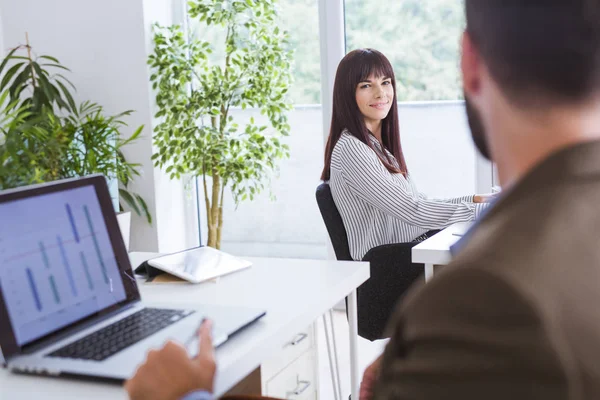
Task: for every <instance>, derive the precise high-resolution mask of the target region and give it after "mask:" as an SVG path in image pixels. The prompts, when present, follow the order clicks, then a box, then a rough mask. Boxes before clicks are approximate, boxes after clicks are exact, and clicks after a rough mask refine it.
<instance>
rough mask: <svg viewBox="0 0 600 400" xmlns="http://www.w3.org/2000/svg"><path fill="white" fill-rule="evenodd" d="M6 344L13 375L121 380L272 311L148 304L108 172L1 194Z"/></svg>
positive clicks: (0, 327) (0, 332) (1, 312)
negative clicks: (165, 353)
mask: <svg viewBox="0 0 600 400" xmlns="http://www.w3.org/2000/svg"><path fill="white" fill-rule="evenodd" d="M0 221H1V223H0V349H1V350H2V354H3V355H4V359H5V363H6V365H7V367H8V368H9V369H10V370H11V371H14V372H20V373H30V374H43V375H51V376H58V375H62V376H77V377H85V378H97V379H108V380H115V381H123V380H125V379H128V378H130V377H131V376H133V374H134V372H135V370H136V368H137V366H138V365H139V364H140V363H141V362H143V361H144V359H145V357H146V353H147V351H148V350H149V349H151V348H157V347H160V346H162V345H163V344H164V343H165V342H166V341H168V340H175V341H178V342H180V343H182V344H187V345H188V351H189V352H190V357H193V356H195V355H196V353H197V348H198V345H197V340H194V339H195V332H196V330H197V328H198V326H199V324H200V323H201V321H202V320H203V319H204V318H210V319H211V320H213V321H214V328H213V340H214V344H215V345H216V346H219V345H221V344H222V343H224V342H225V341H226V340H227V339H228V338H229V337H231V335H233V334H234V333H236V332H238V331H240V330H241V329H243V328H244V327H246V326H248V325H250V324H251V323H253V322H254V321H257V320H258V319H260V318H261V317H262V316H264V315H265V312H264V311H262V310H255V309H245V308H242V307H240V308H238V307H218V306H208V305H207V306H203V305H198V306H197V307H196V306H194V307H190V308H189V309H175V308H170V307H165V308H156V307H146V306H144V304H143V302H142V301H141V297H140V293H139V290H138V286H137V282H136V280H135V279H134V275H133V272H132V269H131V265H130V262H129V258H128V255H127V251H126V250H125V244H124V242H123V238H122V237H121V233H120V230H119V226H118V223H117V219H116V216H115V212H114V209H113V206H112V202H111V199H110V195H109V191H108V186H107V183H106V179H105V178H104V176H102V175H92V176H88V177H84V178H76V179H68V180H62V181H57V182H51V183H46V184H41V185H34V186H28V187H23V188H18V189H13V190H7V191H3V192H0Z"/></svg>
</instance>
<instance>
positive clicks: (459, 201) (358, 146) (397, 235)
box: [329, 131, 487, 260]
mask: <svg viewBox="0 0 600 400" xmlns="http://www.w3.org/2000/svg"><path fill="white" fill-rule="evenodd" d="M370 139H371V142H372V144H373V147H374V148H375V149H376V151H378V152H379V154H380V155H383V154H384V153H383V151H385V153H386V154H387V156H389V159H390V160H392V162H394V163H395V165H396V166H398V164H397V162H395V161H396V160H395V159H394V157H393V156H392V155H391V153H390V152H389V151H387V149H383V148H382V146H381V145H380V143H379V141H378V140H377V139H376V138H375V137H374V136H372V135H371V136H370ZM384 158H385V156H384ZM329 185H330V186H331V192H332V195H333V200H334V202H335V205H336V207H337V209H338V210H339V212H340V214H341V216H342V220H343V222H344V227H345V228H346V232H347V233H348V241H349V243H348V244H349V246H350V254H351V255H352V258H354V259H355V260H361V259H362V258H363V256H364V255H365V254H366V253H367V252H368V251H369V250H370V249H372V248H373V247H376V246H380V245H384V244H391V243H401V242H410V241H412V240H415V239H416V238H418V237H419V236H421V235H423V234H424V233H426V232H427V231H430V230H432V229H442V228H445V227H447V226H449V225H451V224H453V223H455V222H464V221H471V220H473V219H475V218H476V217H478V216H479V214H480V213H481V211H483V210H484V209H485V207H486V206H487V205H486V204H474V203H473V196H464V197H459V198H455V199H430V198H427V196H425V195H424V194H422V193H419V191H418V190H417V187H416V185H415V183H414V182H413V180H412V179H411V178H410V175H409V176H408V177H407V178H405V177H404V176H403V175H402V174H395V173H390V172H389V171H388V170H387V169H386V168H385V167H384V165H383V163H382V162H381V161H380V160H379V158H378V157H377V155H376V154H375V152H374V151H373V150H372V149H371V148H370V147H369V146H367V145H366V144H364V143H362V142H361V141H360V140H358V139H357V138H355V137H354V136H352V135H351V134H350V133H349V132H348V131H345V132H344V133H342V136H341V137H340V139H339V141H338V142H337V144H336V145H335V147H334V149H333V154H332V156H331V176H330V181H329Z"/></svg>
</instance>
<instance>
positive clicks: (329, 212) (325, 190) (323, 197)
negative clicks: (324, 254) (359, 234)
mask: <svg viewBox="0 0 600 400" xmlns="http://www.w3.org/2000/svg"><path fill="white" fill-rule="evenodd" d="M317 204H318V205H319V210H320V211H321V217H323V221H324V222H325V227H326V228H327V232H328V233H329V238H330V239H331V244H332V245H333V250H334V251H335V257H336V258H337V259H338V260H340V261H353V260H352V256H351V255H350V247H348V235H347V234H346V229H345V228H344V222H343V221H342V216H341V215H340V213H339V211H338V209H337V207H336V206H335V203H334V202H333V196H332V195H331V188H330V187H329V185H328V184H327V183H321V184H320V185H319V186H318V187H317Z"/></svg>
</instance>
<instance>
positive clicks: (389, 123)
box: [321, 49, 408, 181]
mask: <svg viewBox="0 0 600 400" xmlns="http://www.w3.org/2000/svg"><path fill="white" fill-rule="evenodd" d="M371 74H373V75H374V76H375V77H376V78H380V77H387V78H390V79H391V80H392V86H393V88H394V99H393V101H392V107H391V108H390V112H389V113H388V115H387V116H386V117H385V119H383V121H381V140H382V141H383V143H382V144H383V146H384V147H385V148H387V149H388V151H389V152H390V153H392V155H393V156H394V158H395V159H396V161H398V165H399V166H400V168H396V167H395V166H394V164H393V163H392V162H391V160H389V159H385V158H382V157H381V156H379V154H378V153H377V152H375V153H376V154H378V157H379V159H380V160H381V162H382V163H383V165H384V166H385V167H386V168H387V170H388V171H390V172H393V173H400V174H403V175H404V176H406V175H407V174H408V169H407V167H406V161H405V160H404V154H402V146H401V145H400V126H399V123H398V107H397V100H396V78H395V76H394V70H393V68H392V65H391V64H390V62H389V60H388V59H387V58H386V57H385V56H384V55H383V54H381V53H380V52H379V51H377V50H374V49H358V50H354V51H351V52H350V53H348V54H346V56H345V57H344V58H343V59H342V61H340V65H338V68H337V72H336V74H335V83H334V86H333V112H332V116H331V129H330V130H329V139H328V140H327V146H326V147H325V167H324V168H323V172H322V174H321V180H324V181H328V180H329V177H330V169H331V153H332V152H333V148H334V147H335V145H336V143H337V141H338V140H339V139H340V136H341V135H342V132H343V131H344V129H347V130H348V131H349V132H350V134H351V135H353V136H354V137H356V138H357V139H358V140H360V141H361V142H363V143H364V144H366V145H367V146H369V147H370V148H372V149H373V150H375V149H374V148H373V145H372V144H371V140H370V139H369V135H370V133H369V130H368V129H367V126H366V124H365V120H364V117H363V115H362V114H361V112H360V110H359V108H358V104H356V87H357V86H358V84H359V83H360V82H364V81H365V80H367V79H368V78H369V76H371Z"/></svg>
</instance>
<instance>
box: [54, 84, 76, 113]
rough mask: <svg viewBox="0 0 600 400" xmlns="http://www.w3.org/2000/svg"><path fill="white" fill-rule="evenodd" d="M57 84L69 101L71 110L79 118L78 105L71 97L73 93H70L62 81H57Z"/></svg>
mask: <svg viewBox="0 0 600 400" xmlns="http://www.w3.org/2000/svg"><path fill="white" fill-rule="evenodd" d="M56 84H57V85H58V86H59V87H60V90H61V91H62V93H63V95H64V96H65V99H67V103H69V108H70V110H71V112H73V113H74V114H75V116H77V115H78V113H77V105H76V104H75V100H73V96H71V92H69V89H67V87H66V86H65V85H64V84H63V83H62V82H61V81H59V80H57V81H56Z"/></svg>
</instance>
